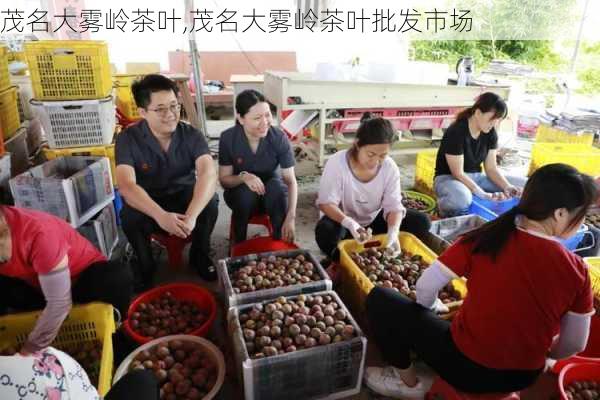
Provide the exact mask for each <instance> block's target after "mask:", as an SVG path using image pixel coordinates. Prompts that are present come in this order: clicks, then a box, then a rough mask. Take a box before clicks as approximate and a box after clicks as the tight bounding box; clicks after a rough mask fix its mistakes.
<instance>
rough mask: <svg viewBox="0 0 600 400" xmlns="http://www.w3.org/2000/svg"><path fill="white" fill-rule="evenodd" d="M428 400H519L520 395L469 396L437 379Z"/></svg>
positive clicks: (430, 390) (427, 397)
mask: <svg viewBox="0 0 600 400" xmlns="http://www.w3.org/2000/svg"><path fill="white" fill-rule="evenodd" d="M425 399H426V400H519V399H520V397H519V394H518V393H514V392H513V393H490V394H467V393H461V392H459V391H458V390H456V389H454V388H453V387H452V386H450V384H448V382H446V381H445V380H443V379H442V378H440V377H439V376H438V377H437V378H435V381H434V382H433V385H432V386H431V389H429V392H427V394H426V395H425Z"/></svg>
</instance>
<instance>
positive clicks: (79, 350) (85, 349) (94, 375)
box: [0, 340, 102, 387]
mask: <svg viewBox="0 0 600 400" xmlns="http://www.w3.org/2000/svg"><path fill="white" fill-rule="evenodd" d="M54 347H55V348H57V349H59V350H60V351H62V352H64V353H67V354H68V355H70V356H71V357H73V358H74V359H75V360H76V361H77V362H78V363H79V365H81V367H82V368H83V369H84V371H85V372H86V373H87V375H88V377H89V378H90V382H91V383H92V385H94V386H95V387H98V378H99V376H100V361H101V359H102V343H101V342H100V341H98V340H94V341H89V342H81V343H72V344H68V345H64V346H56V345H54ZM15 354H17V349H15V348H14V347H7V348H5V349H2V351H0V356H14V355H15Z"/></svg>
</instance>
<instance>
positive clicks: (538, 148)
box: [528, 143, 600, 177]
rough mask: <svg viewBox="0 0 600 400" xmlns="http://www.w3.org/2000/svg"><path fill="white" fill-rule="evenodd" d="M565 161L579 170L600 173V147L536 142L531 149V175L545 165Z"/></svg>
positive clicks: (593, 173) (587, 172)
mask: <svg viewBox="0 0 600 400" xmlns="http://www.w3.org/2000/svg"><path fill="white" fill-rule="evenodd" d="M554 163H563V164H568V165H570V166H572V167H575V168H577V170H579V172H582V173H585V174H588V175H591V176H594V177H595V176H599V175H600V149H597V148H595V147H591V146H588V145H585V144H571V143H535V144H534V145H533V149H532V150H531V162H530V164H529V173H528V175H529V176H530V175H531V174H533V173H534V172H535V171H536V170H537V169H538V168H541V167H543V166H544V165H548V164H554Z"/></svg>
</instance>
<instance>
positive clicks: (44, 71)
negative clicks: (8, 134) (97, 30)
mask: <svg viewBox="0 0 600 400" xmlns="http://www.w3.org/2000/svg"><path fill="white" fill-rule="evenodd" d="M25 56H26V58H27V63H28V66H29V71H30V74H31V85H32V88H33V98H32V99H31V101H30V104H31V106H32V109H33V113H34V115H35V116H36V117H37V118H38V119H39V121H40V123H41V125H42V127H43V130H44V133H45V137H46V139H47V141H48V146H49V148H47V149H44V153H43V154H44V156H45V158H46V160H49V161H58V160H59V159H60V158H62V157H64V158H65V159H70V158H75V157H77V156H86V157H102V158H106V159H107V165H109V169H108V171H110V173H109V174H108V175H109V176H108V182H109V183H110V184H109V185H110V190H109V192H110V196H98V201H100V203H98V204H94V206H93V207H91V209H94V210H96V212H97V214H95V215H94V216H92V217H91V220H92V222H89V224H92V227H95V228H97V227H102V228H103V229H104V227H106V229H108V230H110V229H112V227H113V224H112V222H111V223H106V221H105V220H106V218H109V217H110V218H109V219H112V220H114V216H115V212H114V209H113V210H112V211H111V212H106V211H104V210H105V208H106V207H107V206H110V207H113V205H112V203H111V201H112V198H113V197H114V191H113V186H114V183H115V181H114V145H113V144H112V143H113V137H114V133H115V126H116V124H115V105H114V100H113V97H112V79H111V73H110V62H109V57H108V46H107V44H106V43H105V42H101V41H91V40H77V41H71V40H43V41H37V42H27V43H26V44H25ZM57 165H59V164H57ZM99 179H101V180H103V179H104V178H102V177H101V178H99ZM103 181H104V180H103ZM96 183H97V182H89V183H88V184H89V189H90V192H94V188H93V186H94V185H96ZM108 197H110V200H109V201H107V198H108ZM84 214H85V215H86V216H87V214H86V213H84ZM75 221H76V222H74V220H71V223H72V224H73V225H74V226H75V227H77V228H80V227H81V226H82V225H83V224H85V223H88V221H90V218H76V219H75ZM94 221H95V222H97V223H96V224H94ZM89 224H88V225H89ZM95 228H94V229H84V228H83V227H82V228H81V231H82V232H87V233H88V234H89V235H91V236H90V237H88V238H89V239H90V241H92V243H98V244H99V245H98V247H99V248H100V249H101V250H103V251H104V252H106V251H107V250H106V249H107V248H112V243H103V237H109V238H112V233H111V232H109V231H106V232H103V231H102V229H100V230H99V229H95ZM111 240H112V239H111Z"/></svg>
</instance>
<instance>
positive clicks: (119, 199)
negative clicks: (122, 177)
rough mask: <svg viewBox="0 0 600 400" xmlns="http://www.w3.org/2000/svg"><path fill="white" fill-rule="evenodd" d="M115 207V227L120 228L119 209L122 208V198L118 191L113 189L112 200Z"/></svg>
mask: <svg viewBox="0 0 600 400" xmlns="http://www.w3.org/2000/svg"><path fill="white" fill-rule="evenodd" d="M113 204H114V205H115V215H116V219H117V226H121V209H122V208H123V198H122V197H121V194H120V193H119V189H116V188H115V199H114V200H113Z"/></svg>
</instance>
